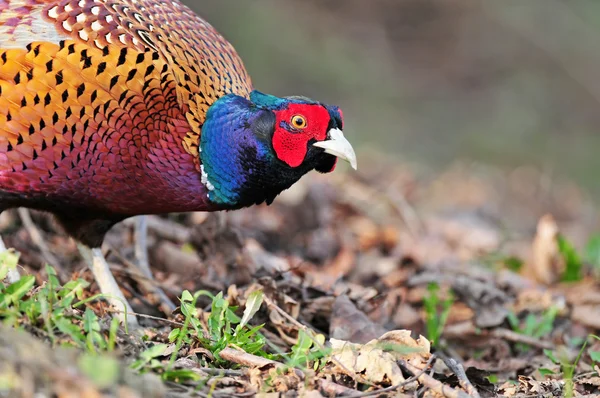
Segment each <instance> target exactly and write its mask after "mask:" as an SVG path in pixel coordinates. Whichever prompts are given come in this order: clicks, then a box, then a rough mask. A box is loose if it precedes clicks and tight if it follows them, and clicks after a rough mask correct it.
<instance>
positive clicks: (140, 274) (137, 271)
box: [111, 248, 177, 312]
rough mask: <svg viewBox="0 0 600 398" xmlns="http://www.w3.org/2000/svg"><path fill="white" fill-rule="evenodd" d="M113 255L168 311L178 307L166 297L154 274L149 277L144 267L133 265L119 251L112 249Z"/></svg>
mask: <svg viewBox="0 0 600 398" xmlns="http://www.w3.org/2000/svg"><path fill="white" fill-rule="evenodd" d="M111 249H113V250H112V253H113V254H114V255H115V256H116V257H117V258H118V259H119V260H120V261H121V262H122V263H123V264H125V265H126V266H127V267H128V268H129V274H130V275H131V276H133V277H135V278H137V280H138V282H140V283H141V284H142V286H144V288H145V289H146V290H148V291H150V292H152V293H154V294H156V295H157V296H158V298H159V300H160V301H161V303H162V304H163V305H164V306H165V308H166V309H167V310H168V311H171V312H173V310H175V308H177V306H176V305H175V304H174V303H173V302H172V301H171V299H170V298H169V297H168V296H167V295H166V293H165V292H164V291H163V290H162V288H161V287H160V284H159V283H158V282H157V281H156V279H154V278H153V277H152V273H151V272H150V271H149V270H148V272H150V275H147V274H146V272H145V271H144V269H143V268H142V267H138V266H136V265H135V264H133V263H132V262H131V261H129V260H127V259H126V258H125V256H123V255H122V254H121V253H120V252H119V251H118V250H116V249H114V248H111Z"/></svg>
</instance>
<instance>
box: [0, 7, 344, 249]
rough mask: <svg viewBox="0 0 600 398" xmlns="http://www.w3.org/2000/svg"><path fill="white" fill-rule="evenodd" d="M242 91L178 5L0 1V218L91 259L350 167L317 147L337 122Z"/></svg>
mask: <svg viewBox="0 0 600 398" xmlns="http://www.w3.org/2000/svg"><path fill="white" fill-rule="evenodd" d="M252 90H253V87H252V83H251V81H250V78H249V76H248V74H247V73H246V70H245V68H244V66H243V64H242V61H241V60H240V58H239V57H238V55H237V53H236V52H235V50H234V49H233V47H232V46H231V44H230V43H229V42H227V41H226V40H225V39H224V38H223V37H222V36H221V35H220V34H219V33H217V32H216V31H215V29H214V28H213V27H212V26H211V25H209V24H208V23H207V22H205V21H204V20H203V19H202V18H200V17H199V16H197V15H196V14H195V13H193V12H192V11H191V10H190V9H188V8H187V7H186V6H185V5H183V4H182V3H180V2H179V1H178V0H170V1H160V0H0V211H2V210H3V209H5V208H9V207H16V206H26V207H32V208H37V209H42V210H47V211H50V212H52V213H54V214H56V215H57V217H58V219H59V220H60V221H61V222H62V224H63V225H64V226H65V228H66V229H67V231H68V232H69V233H71V234H72V235H73V236H75V237H76V238H78V239H79V240H81V241H83V242H84V243H86V244H88V245H93V246H97V245H99V243H100V242H101V240H102V238H103V236H104V233H105V232H106V231H107V230H108V229H109V228H110V226H112V225H113V224H114V223H116V222H118V221H120V220H122V219H124V218H126V217H129V216H133V215H137V214H149V213H166V212H181V211H192V210H209V211H210V210H218V209H231V208H237V207H241V206H247V205H250V204H253V203H260V202H262V201H268V202H270V201H272V200H273V198H274V197H275V196H276V195H277V194H278V193H279V192H281V190H283V189H286V188H288V187H289V186H290V185H291V184H293V183H294V182H295V181H297V179H298V178H300V177H301V176H302V175H303V174H304V173H306V172H308V171H309V170H312V169H315V168H316V169H317V170H319V171H323V172H327V171H331V170H332V169H333V167H334V166H335V158H334V156H332V155H335V156H342V157H344V156H345V157H346V158H347V157H348V156H351V157H353V153H352V154H351V155H348V154H347V153H346V154H345V155H344V154H341V152H339V148H338V149H336V148H333V147H331V148H329V146H331V145H329V144H325V143H324V142H327V140H328V139H330V138H331V137H330V136H329V135H330V134H329V131H332V130H337V131H339V130H340V129H341V128H342V121H341V112H340V111H339V109H338V108H336V107H330V106H325V105H322V104H320V103H318V102H314V101H311V100H308V99H305V98H298V97H290V98H288V99H286V98H277V97H272V96H267V95H265V94H262V93H258V92H256V91H252ZM211 114H212V115H214V116H213V119H210V115H211ZM207 115H208V116H207ZM290 117H296V119H295V120H296V121H298V120H300V119H298V118H299V117H302V118H305V120H306V121H307V126H304V127H299V126H300V125H298V126H294V125H292V123H293V121H292V120H291V119H290ZM207 118H208V119H207ZM205 125H206V126H209V127H207V128H205ZM340 134H341V132H340ZM201 137H202V138H201ZM342 137H343V136H342ZM344 141H345V140H344ZM317 142H319V143H320V144H322V145H321V146H319V145H314V146H313V144H316V143H317ZM346 143H347V141H346ZM202 145H206V148H203V147H202ZM328 145H329V146H328ZM336 145H337V144H336ZM332 148H333V149H332ZM203 149H205V150H204V153H203V152H202V150H203ZM344 150H345V151H347V148H346V149H344ZM336 151H337V152H336ZM326 152H328V153H326Z"/></svg>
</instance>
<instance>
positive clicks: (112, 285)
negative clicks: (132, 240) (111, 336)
mask: <svg viewBox="0 0 600 398" xmlns="http://www.w3.org/2000/svg"><path fill="white" fill-rule="evenodd" d="M77 248H78V249H79V252H80V253H81V255H82V257H83V259H84V260H85V262H86V263H87V265H88V266H89V267H90V269H91V270H92V274H94V279H95V280H96V282H97V283H98V286H99V287H100V291H101V292H102V294H105V295H106V299H107V300H108V302H109V303H110V304H111V305H112V306H113V307H115V308H117V309H120V310H122V311H124V312H127V314H128V315H127V324H128V326H129V327H130V328H137V327H138V323H137V319H136V318H135V315H132V313H133V310H132V309H131V306H130V305H129V303H128V302H127V300H126V299H125V296H123V293H122V292H121V290H120V289H119V286H118V285H117V281H116V280H115V277H114V276H113V274H112V273H111V271H110V268H109V267H108V263H107V262H106V259H105V258H104V255H103V254H102V250H101V249H100V248H93V249H91V248H89V247H87V246H85V245H83V244H81V243H78V244H77ZM116 316H117V318H118V319H119V320H120V321H121V322H123V323H125V314H124V313H123V312H119V313H117V315H116Z"/></svg>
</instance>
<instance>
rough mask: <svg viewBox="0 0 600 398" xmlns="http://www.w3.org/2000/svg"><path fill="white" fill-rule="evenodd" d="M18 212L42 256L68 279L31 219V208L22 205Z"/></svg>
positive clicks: (60, 274) (62, 277)
mask: <svg viewBox="0 0 600 398" xmlns="http://www.w3.org/2000/svg"><path fill="white" fill-rule="evenodd" d="M17 212H18V213H19V217H20V218H21V221H22V222H23V226H24V227H25V229H26V230H27V233H28V234H29V236H30V237H31V241H32V242H33V243H34V244H35V245H36V246H37V247H38V248H39V249H40V252H42V257H44V260H45V261H46V262H47V263H48V264H50V265H51V266H52V267H54V269H55V270H56V272H57V273H58V276H59V277H60V279H61V280H62V281H66V280H68V279H69V278H68V277H67V274H66V273H65V271H64V270H63V268H62V266H61V265H60V262H59V261H58V260H57V259H56V257H54V255H53V254H52V252H51V251H50V249H49V248H48V245H47V244H46V241H45V240H44V237H43V236H42V234H41V232H40V231H39V230H38V228H37V227H36V226H35V223H34V222H33V220H32V219H31V214H30V213H29V210H27V209H25V208H23V207H21V208H19V209H17Z"/></svg>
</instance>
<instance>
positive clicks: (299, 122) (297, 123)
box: [291, 115, 308, 129]
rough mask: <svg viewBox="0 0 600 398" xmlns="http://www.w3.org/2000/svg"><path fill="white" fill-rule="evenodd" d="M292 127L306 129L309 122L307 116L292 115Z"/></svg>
mask: <svg viewBox="0 0 600 398" xmlns="http://www.w3.org/2000/svg"><path fill="white" fill-rule="evenodd" d="M291 122H292V127H294V128H296V129H304V128H306V125H307V124H308V122H307V121H306V118H305V117H304V116H302V115H294V116H292V120H291Z"/></svg>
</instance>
